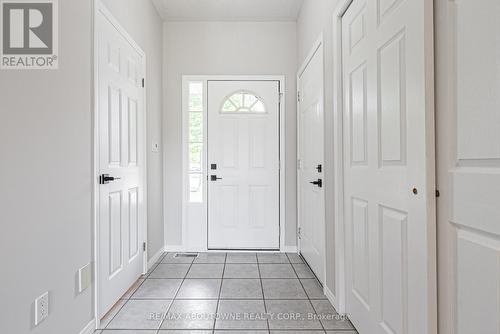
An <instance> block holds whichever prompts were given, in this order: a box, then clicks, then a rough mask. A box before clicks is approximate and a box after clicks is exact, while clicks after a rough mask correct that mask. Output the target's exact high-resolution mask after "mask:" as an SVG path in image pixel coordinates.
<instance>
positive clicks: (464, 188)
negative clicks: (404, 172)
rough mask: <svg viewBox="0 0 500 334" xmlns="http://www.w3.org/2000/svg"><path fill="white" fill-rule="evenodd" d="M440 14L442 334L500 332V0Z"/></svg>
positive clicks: (445, 7) (449, 6)
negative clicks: (499, 0)
mask: <svg viewBox="0 0 500 334" xmlns="http://www.w3.org/2000/svg"><path fill="white" fill-rule="evenodd" d="M436 5H437V9H436V10H437V13H438V15H439V16H438V18H437V19H439V22H438V29H439V30H438V38H439V39H438V40H437V42H439V44H437V45H439V46H438V50H439V52H438V61H439V63H438V67H437V70H438V77H437V79H438V81H437V82H438V87H437V88H438V92H439V95H438V103H437V108H438V109H437V113H436V115H437V125H438V131H437V136H438V137H437V138H438V155H437V157H438V189H439V191H440V193H441V196H440V197H439V199H438V224H439V225H438V226H439V230H438V236H439V240H438V250H439V252H438V254H439V267H438V270H439V297H440V298H439V304H440V308H439V311H440V313H439V314H440V326H439V330H440V333H443V334H471V333H500V320H499V319H500V317H499V316H498V315H499V314H500V284H499V282H500V94H499V92H500V38H499V33H498V32H499V31H500V2H498V1H497V0H486V1H481V2H477V1H471V0H456V1H443V2H439V3H438V4H436Z"/></svg>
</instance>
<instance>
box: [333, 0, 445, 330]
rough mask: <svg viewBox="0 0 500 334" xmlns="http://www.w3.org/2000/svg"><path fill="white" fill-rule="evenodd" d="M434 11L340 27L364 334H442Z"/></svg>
mask: <svg viewBox="0 0 500 334" xmlns="http://www.w3.org/2000/svg"><path fill="white" fill-rule="evenodd" d="M432 59H433V52H432V5H431V2H430V1H422V0H406V1H398V0H384V1H382V0H380V1H366V0H354V1H352V3H351V5H350V6H349V7H348V9H347V11H346V12H345V13H344V15H343V17H342V63H343V91H344V98H343V100H344V108H343V109H344V113H343V124H344V126H343V134H344V137H343V142H344V150H343V151H344V217H345V224H346V231H345V233H346V239H345V245H346V290H347V291H346V311H347V313H348V315H349V316H350V318H351V320H352V322H353V324H354V325H355V326H356V327H357V329H358V331H359V332H360V334H432V333H436V330H437V328H436V327H437V324H436V322H437V320H436V287H435V284H436V282H435V281H436V272H435V270H436V269H435V261H436V260H435V257H436V253H435V198H434V196H435V194H434V193H435V184H434V121H433V120H434V118H433V117H434V109H433V75H432V73H433V72H432Z"/></svg>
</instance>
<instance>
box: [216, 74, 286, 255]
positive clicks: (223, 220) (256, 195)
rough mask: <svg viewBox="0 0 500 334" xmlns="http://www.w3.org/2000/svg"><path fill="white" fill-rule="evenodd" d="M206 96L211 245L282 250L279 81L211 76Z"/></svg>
mask: <svg viewBox="0 0 500 334" xmlns="http://www.w3.org/2000/svg"><path fill="white" fill-rule="evenodd" d="M243 96H244V97H243ZM207 98H208V121H207V138H208V139H207V144H208V154H207V156H208V159H207V160H208V161H207V172H208V195H207V197H208V249H273V250H278V249H279V248H280V243H279V240H280V226H279V214H280V202H279V178H280V171H279V168H280V161H279V145H280V143H279V110H280V107H279V103H280V87H279V81H223V80H222V81H208V88H207ZM239 99H241V101H240V102H243V105H245V106H246V107H248V108H250V110H247V109H237V108H238V107H239V106H240V105H239V103H238V101H239ZM231 101H233V102H234V103H233V102H231ZM212 165H214V166H212ZM212 176H216V177H217V178H220V179H217V180H212V179H211V178H212Z"/></svg>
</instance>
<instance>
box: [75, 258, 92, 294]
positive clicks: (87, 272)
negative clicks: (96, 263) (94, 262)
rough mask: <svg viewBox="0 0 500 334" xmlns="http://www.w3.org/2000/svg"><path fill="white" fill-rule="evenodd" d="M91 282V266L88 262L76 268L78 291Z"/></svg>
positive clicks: (80, 291) (85, 287)
mask: <svg viewBox="0 0 500 334" xmlns="http://www.w3.org/2000/svg"><path fill="white" fill-rule="evenodd" d="M91 283H92V268H91V265H90V263H89V264H87V265H86V266H85V267H82V268H80V269H79V270H78V292H79V293H82V292H83V291H84V290H86V289H87V288H88V287H89V286H90V284H91Z"/></svg>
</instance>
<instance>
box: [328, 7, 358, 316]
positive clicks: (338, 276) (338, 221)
mask: <svg viewBox="0 0 500 334" xmlns="http://www.w3.org/2000/svg"><path fill="white" fill-rule="evenodd" d="M352 2H353V0H341V1H340V3H339V4H338V6H337V8H336V9H335V12H334V14H333V50H334V55H333V87H334V88H333V101H334V105H333V126H334V128H333V132H334V133H335V135H334V140H333V164H334V165H333V171H334V187H335V189H334V193H335V196H334V212H335V218H334V229H335V291H336V293H337V294H336V296H335V299H334V300H335V304H333V305H334V306H335V307H336V308H337V311H338V312H339V313H345V303H346V300H345V298H346V284H345V274H346V270H345V266H346V263H345V237H346V236H345V223H344V137H343V136H344V133H343V131H344V125H343V112H344V99H343V97H344V90H343V87H344V83H343V80H344V79H343V69H342V17H343V16H344V13H345V12H346V11H347V9H348V8H349V6H350V5H351V3H352Z"/></svg>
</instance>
